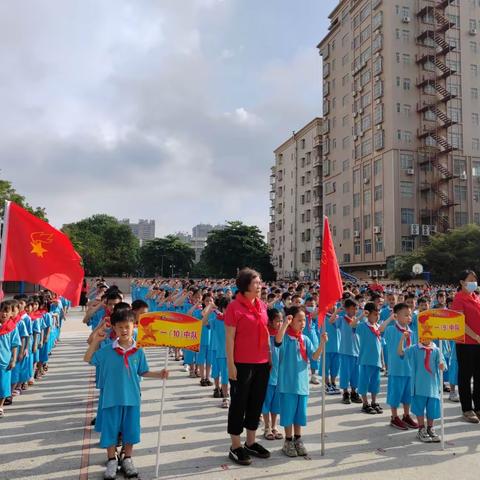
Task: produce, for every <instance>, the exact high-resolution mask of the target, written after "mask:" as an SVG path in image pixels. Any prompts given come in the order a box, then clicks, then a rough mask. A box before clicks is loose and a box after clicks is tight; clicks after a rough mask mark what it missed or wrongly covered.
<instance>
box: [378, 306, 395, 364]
mask: <svg viewBox="0 0 480 480" xmlns="http://www.w3.org/2000/svg"><path fill="white" fill-rule="evenodd" d="M392 313H393V308H390V306H388V305H384V306H383V307H382V308H381V310H380V316H379V318H378V325H379V326H382V324H383V322H386V321H387V320H388V319H389V318H390V317H391V316H392ZM391 326H392V324H390V325H389V326H388V327H387V330H388V328H390V327H391ZM382 338H383V342H382V347H383V361H384V362H385V366H386V367H388V349H387V344H386V341H385V331H384V332H383V333H382Z"/></svg>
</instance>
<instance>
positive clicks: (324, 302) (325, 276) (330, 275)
mask: <svg viewBox="0 0 480 480" xmlns="http://www.w3.org/2000/svg"><path fill="white" fill-rule="evenodd" d="M342 294H343V284H342V277H341V276H340V269H339V268H338V261H337V255H336V254H335V247H334V246H333V242H332V237H331V236H330V228H329V226H328V218H327V217H324V222H323V245H322V260H321V261H320V295H319V300H318V324H319V326H320V325H321V324H323V321H324V319H325V314H326V313H327V310H328V309H329V308H331V307H333V306H334V305H335V303H336V302H337V301H338V300H339V299H340V298H342Z"/></svg>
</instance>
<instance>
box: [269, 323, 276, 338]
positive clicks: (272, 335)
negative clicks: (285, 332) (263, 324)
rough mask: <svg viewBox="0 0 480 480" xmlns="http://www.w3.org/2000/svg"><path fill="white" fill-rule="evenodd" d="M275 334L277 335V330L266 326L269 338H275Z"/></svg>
mask: <svg viewBox="0 0 480 480" xmlns="http://www.w3.org/2000/svg"><path fill="white" fill-rule="evenodd" d="M277 333H278V328H273V327H271V326H270V325H269V326H268V334H269V335H270V336H271V337H275V336H276V335H277Z"/></svg>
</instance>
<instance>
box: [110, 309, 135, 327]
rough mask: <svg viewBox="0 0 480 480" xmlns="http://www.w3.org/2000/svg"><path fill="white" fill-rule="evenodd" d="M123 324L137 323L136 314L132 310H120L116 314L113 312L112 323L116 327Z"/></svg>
mask: <svg viewBox="0 0 480 480" xmlns="http://www.w3.org/2000/svg"><path fill="white" fill-rule="evenodd" d="M121 322H132V323H135V314H134V313H133V312H132V311H131V310H127V309H120V310H117V311H116V312H113V314H112V316H111V317H110V323H111V324H112V325H116V324H117V323H121Z"/></svg>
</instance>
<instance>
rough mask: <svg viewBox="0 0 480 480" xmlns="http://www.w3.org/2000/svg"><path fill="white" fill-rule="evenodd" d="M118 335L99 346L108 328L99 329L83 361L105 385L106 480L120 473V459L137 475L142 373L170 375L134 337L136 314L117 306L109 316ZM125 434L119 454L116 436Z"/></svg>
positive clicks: (131, 474) (129, 474)
mask: <svg viewBox="0 0 480 480" xmlns="http://www.w3.org/2000/svg"><path fill="white" fill-rule="evenodd" d="M110 322H111V324H112V327H113V329H114V330H115V333H116V335H117V339H116V340H115V341H114V342H113V344H112V346H111V347H109V346H107V347H105V348H102V349H99V347H100V343H101V342H102V341H103V340H104V339H105V331H102V330H101V329H98V330H96V331H95V335H94V336H93V338H92V343H91V344H90V346H89V347H88V350H87V352H86V353H85V356H84V361H85V362H87V363H90V365H93V366H95V367H98V368H99V370H100V374H101V382H102V385H103V397H102V422H103V426H102V433H101V436H100V446H101V447H102V448H106V449H107V458H108V460H107V468H106V471H105V474H104V478H105V479H106V480H109V479H114V478H116V476H117V469H118V467H119V461H120V465H121V468H122V470H123V472H124V474H125V476H126V477H127V478H133V477H136V476H138V472H137V470H136V468H135V466H134V464H133V461H132V454H133V446H134V445H135V444H137V443H139V442H140V404H141V396H140V377H150V378H160V379H163V380H165V379H167V378H168V371H167V370H165V369H163V370H161V371H157V372H151V371H150V370H149V367H148V363H147V359H146V357H145V353H144V351H143V349H141V348H137V347H136V342H135V340H134V339H133V329H134V322H135V314H134V313H133V312H132V311H131V310H124V309H122V310H118V311H117V312H115V313H114V314H113V315H112V317H111V318H110ZM119 434H121V435H122V441H123V453H124V455H123V456H122V457H121V458H118V456H117V448H116V445H117V440H118V436H119Z"/></svg>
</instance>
